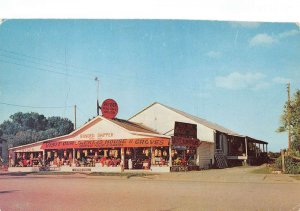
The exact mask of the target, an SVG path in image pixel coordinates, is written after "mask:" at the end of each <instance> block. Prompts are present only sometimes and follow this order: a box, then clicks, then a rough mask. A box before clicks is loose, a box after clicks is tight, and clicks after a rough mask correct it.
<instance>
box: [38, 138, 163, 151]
mask: <svg viewBox="0 0 300 211" xmlns="http://www.w3.org/2000/svg"><path fill="white" fill-rule="evenodd" d="M156 146H158V147H163V146H169V139H168V138H139V139H111V140H84V141H53V142H48V143H43V145H42V146H41V149H71V148H75V149H79V148H81V149H84V148H113V147H156Z"/></svg>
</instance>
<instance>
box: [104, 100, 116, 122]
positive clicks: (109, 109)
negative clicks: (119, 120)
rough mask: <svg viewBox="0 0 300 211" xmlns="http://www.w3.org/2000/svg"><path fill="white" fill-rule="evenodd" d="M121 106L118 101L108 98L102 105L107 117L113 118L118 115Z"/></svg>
mask: <svg viewBox="0 0 300 211" xmlns="http://www.w3.org/2000/svg"><path fill="white" fill-rule="evenodd" d="M118 110H119V107H118V104H117V102H116V101H114V100H113V99H106V100H104V101H103V103H102V106H101V112H102V115H103V116H104V117H105V118H108V119H113V118H115V117H116V116H117V113H118Z"/></svg>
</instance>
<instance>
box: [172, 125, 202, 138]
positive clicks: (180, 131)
mask: <svg viewBox="0 0 300 211" xmlns="http://www.w3.org/2000/svg"><path fill="white" fill-rule="evenodd" d="M174 136H178V137H184V138H195V139H197V125H196V124H189V123H185V122H175V127H174Z"/></svg>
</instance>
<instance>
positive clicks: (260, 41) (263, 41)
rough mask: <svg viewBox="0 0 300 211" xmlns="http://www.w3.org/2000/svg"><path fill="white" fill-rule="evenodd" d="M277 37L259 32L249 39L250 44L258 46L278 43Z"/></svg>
mask: <svg viewBox="0 0 300 211" xmlns="http://www.w3.org/2000/svg"><path fill="white" fill-rule="evenodd" d="M276 42H277V39H275V38H274V37H272V36H270V35H268V34H257V35H255V36H254V37H252V38H251V39H250V41H249V45H250V46H258V45H271V44H273V43H276Z"/></svg>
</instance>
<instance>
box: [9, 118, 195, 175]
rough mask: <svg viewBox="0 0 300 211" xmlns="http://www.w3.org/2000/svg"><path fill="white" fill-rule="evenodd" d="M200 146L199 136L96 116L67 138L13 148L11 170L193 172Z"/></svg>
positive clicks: (11, 151)
mask: <svg viewBox="0 0 300 211" xmlns="http://www.w3.org/2000/svg"><path fill="white" fill-rule="evenodd" d="M177 135H178V134H177ZM199 143H200V141H199V140H198V139H197V138H191V137H180V136H173V137H172V138H171V137H170V136H166V135H160V134H157V133H155V132H153V131H151V130H148V129H146V128H143V127H142V126H140V125H136V124H134V123H132V122H128V121H126V120H118V119H113V120H108V119H105V118H103V117H100V116H98V117H96V118H94V119H93V120H91V121H90V122H89V123H87V124H86V125H84V126H83V127H82V128H79V129H78V130H76V131H74V132H72V133H71V134H68V135H65V136H61V137H57V138H53V139H48V140H44V141H39V142H36V143H33V144H29V145H23V146H19V147H14V148H11V149H10V153H11V154H12V156H11V157H10V168H9V170H11V171H27V170H25V168H26V167H31V168H32V167H35V169H34V171H36V170H40V169H42V170H49V171H67V172H73V171H90V172H93V171H95V172H121V171H133V170H144V171H152V172H170V171H171V170H172V168H173V169H174V168H175V169H176V166H179V167H182V166H184V167H187V169H189V170H191V169H192V167H191V166H194V163H195V162H194V161H195V157H196V156H195V154H196V148H197V147H198V146H199ZM172 166H173V167H172ZM28 171H31V170H30V169H28Z"/></svg>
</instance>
